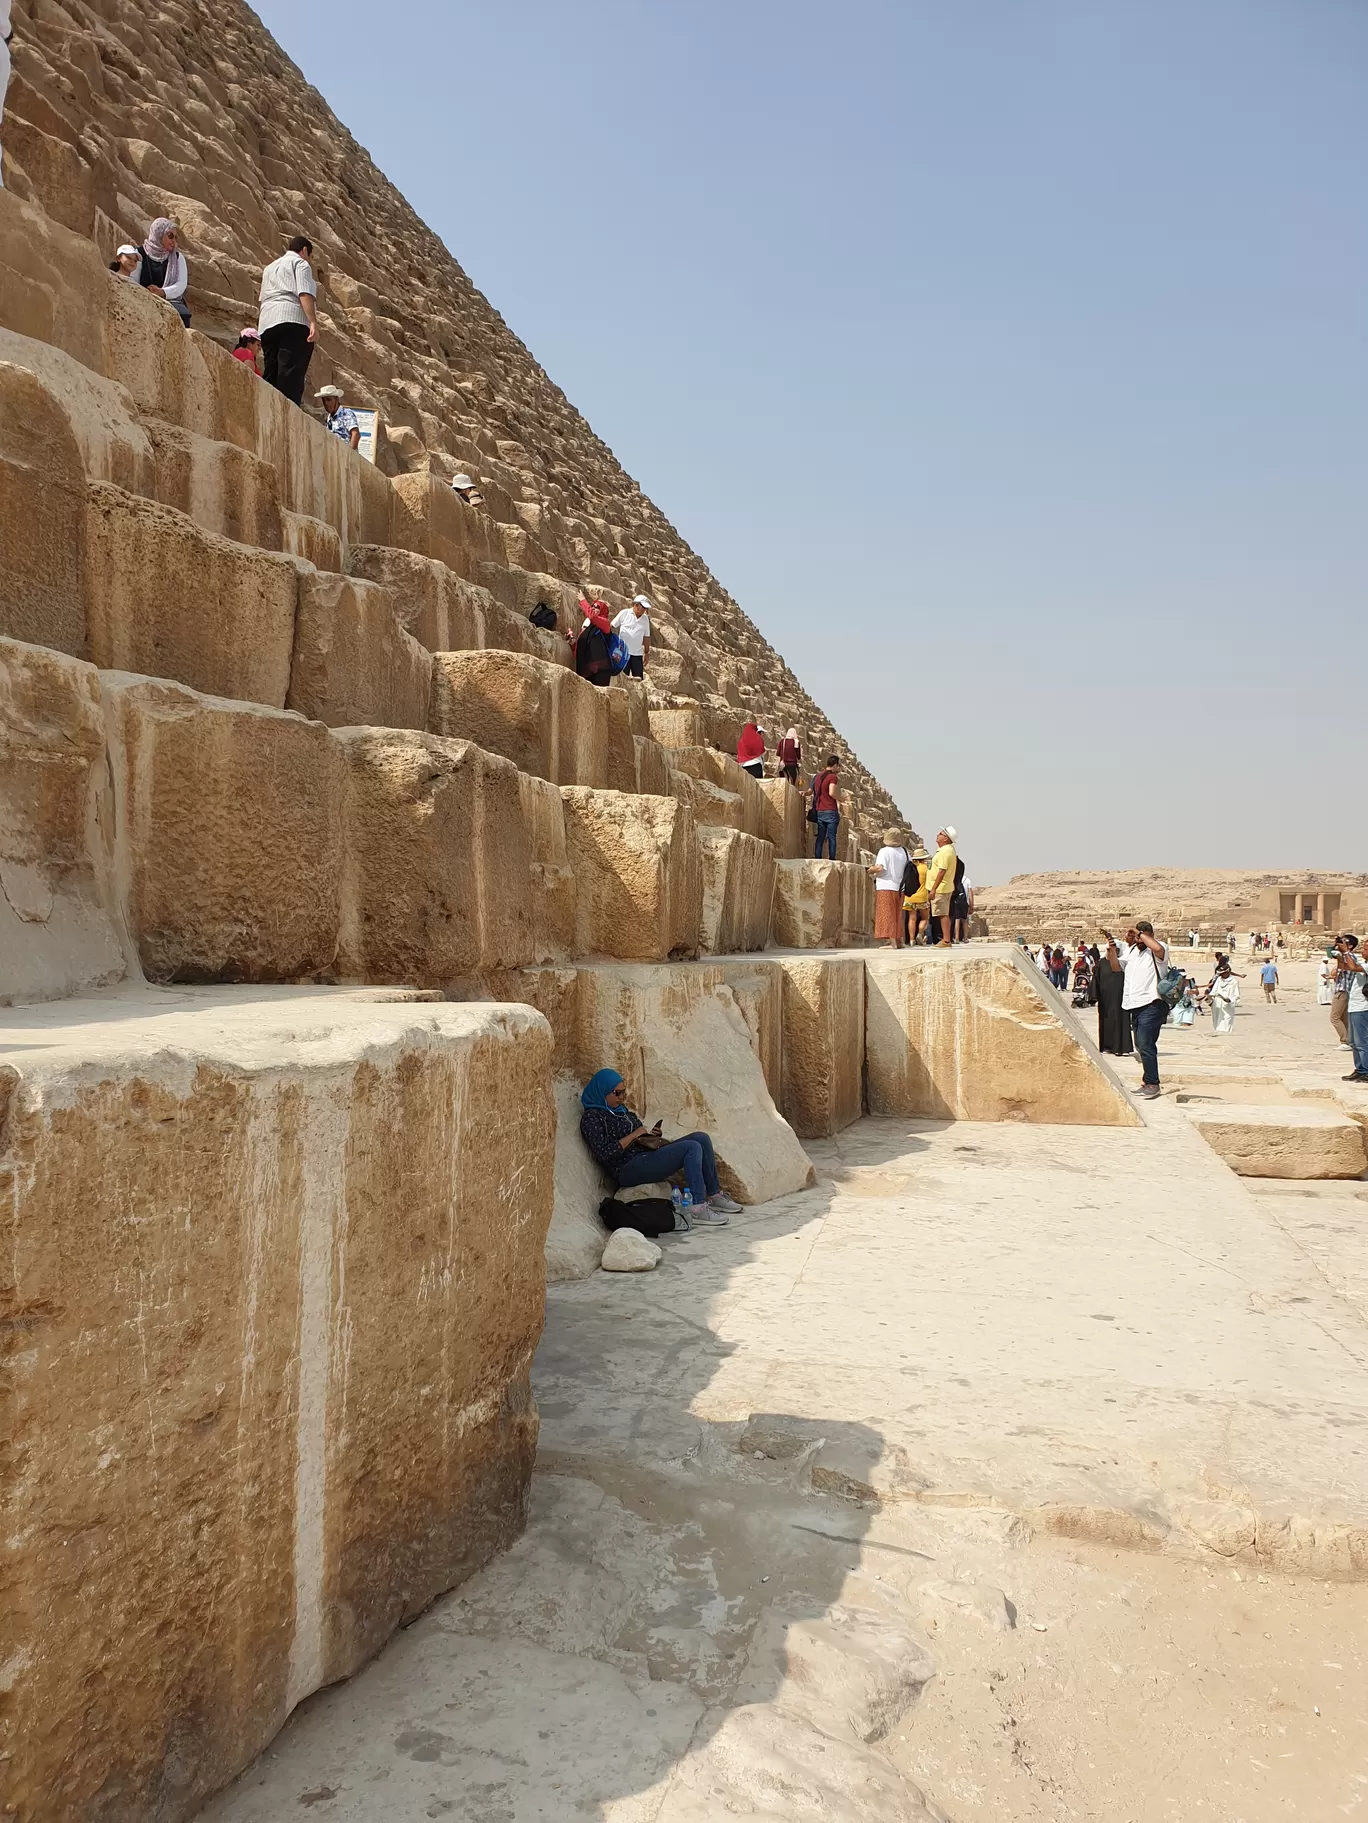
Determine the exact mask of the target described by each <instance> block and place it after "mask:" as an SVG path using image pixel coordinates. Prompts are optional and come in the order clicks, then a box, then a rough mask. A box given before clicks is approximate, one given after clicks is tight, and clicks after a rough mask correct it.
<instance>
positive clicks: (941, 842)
mask: <svg viewBox="0 0 1368 1823" xmlns="http://www.w3.org/2000/svg"><path fill="white" fill-rule="evenodd" d="M958 860H959V855H958V853H957V852H956V849H955V831H954V829H953V827H952V826H951V825H950V824H949V823H947V824H946V825H945V827H944V828H943V829H941V830H938V831H937V834H936V853H935V855H934V857H933V859H932V862H931V868H930V871H929V873H928V875H927V879H926V890H927V893H928V895H929V897H930V900H931V916H932V917H933V918H935V919H936V920H937V921H938V923H939V925H940V936H939V938H938V940H937V943H936V948H937V949H949V948H950V945H951V943H952V942H953V941H954V938H953V936H952V934H951V929H950V899H951V895H952V894H953V893H954V890H955V864H956V862H957V861H958Z"/></svg>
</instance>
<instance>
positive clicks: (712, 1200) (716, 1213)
mask: <svg viewBox="0 0 1368 1823" xmlns="http://www.w3.org/2000/svg"><path fill="white" fill-rule="evenodd" d="M703 1207H704V1209H706V1210H707V1212H708V1214H709V1215H710V1216H711V1217H712V1219H713V1221H715V1222H719V1223H720V1222H725V1221H726V1220H727V1218H728V1216H732V1215H740V1213H741V1205H740V1203H738V1202H737V1201H736V1199H735V1198H734V1197H730V1196H728V1195H727V1193H726V1191H725V1190H719V1191H718V1193H717V1195H716V1196H710V1197H709V1198H708V1200H707V1202H706V1203H704V1205H703Z"/></svg>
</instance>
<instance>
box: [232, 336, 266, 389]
mask: <svg viewBox="0 0 1368 1823" xmlns="http://www.w3.org/2000/svg"><path fill="white" fill-rule="evenodd" d="M260 347H261V337H260V336H259V335H258V334H257V332H256V330H255V329H244V330H243V332H242V334H241V335H240V336H239V337H238V339H237V347H236V348H235V349H234V350H233V359H234V360H235V361H241V362H242V363H243V365H244V366H245V367H250V368H251V370H252V372H253V373H254V374H256V375H257V376H258V377H259V376H260V374H261V368H260V367H259V366H258V365H257V350H258V349H259V348H260Z"/></svg>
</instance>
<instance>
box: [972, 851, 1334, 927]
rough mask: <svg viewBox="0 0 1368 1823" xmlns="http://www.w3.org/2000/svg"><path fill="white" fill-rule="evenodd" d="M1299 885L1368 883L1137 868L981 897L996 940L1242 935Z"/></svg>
mask: <svg viewBox="0 0 1368 1823" xmlns="http://www.w3.org/2000/svg"><path fill="white" fill-rule="evenodd" d="M1291 882H1295V883H1296V884H1298V885H1303V884H1304V885H1305V886H1306V887H1307V888H1308V889H1311V888H1314V887H1317V886H1326V887H1339V888H1342V889H1348V890H1354V891H1362V890H1364V889H1366V888H1368V875H1366V874H1352V873H1332V872H1325V873H1314V872H1313V873H1308V872H1306V871H1305V870H1304V869H1297V868H1282V869H1273V870H1270V871H1266V872H1256V871H1254V870H1252V869H1251V870H1240V869H1236V868H1172V867H1136V868H1129V869H1126V870H1123V871H1118V872H1110V873H1106V872H1103V873H1045V874H1014V875H1013V877H1012V878H1011V879H1010V880H1008V881H1007V883H1006V884H1005V885H1003V886H993V887H989V888H987V889H986V890H985V891H981V892H980V893H979V894H978V895H977V902H976V903H977V909H978V910H979V911H980V912H981V913H982V914H983V915H984V916H985V917H986V918H987V919H988V924H989V928H990V930H991V931H992V934H993V935H994V936H995V937H1011V936H1015V935H1016V934H1017V933H1018V932H1021V933H1022V934H1023V935H1034V934H1037V933H1044V932H1046V931H1048V932H1051V933H1054V932H1058V933H1060V934H1077V933H1079V932H1092V931H1095V930H1096V929H1097V928H1098V926H1099V925H1103V924H1105V925H1109V926H1113V927H1114V926H1117V925H1121V924H1124V923H1125V922H1126V921H1127V920H1129V919H1131V918H1151V919H1153V921H1154V923H1155V924H1156V925H1157V926H1159V927H1160V928H1161V929H1184V928H1186V926H1187V925H1189V924H1193V925H1197V926H1200V927H1204V928H1205V927H1213V926H1215V925H1217V924H1219V923H1221V922H1223V921H1225V920H1229V921H1230V922H1231V923H1233V924H1234V925H1235V926H1236V928H1237V929H1240V928H1245V927H1246V926H1247V927H1249V928H1253V924H1254V922H1256V921H1257V923H1258V924H1259V926H1260V927H1262V925H1263V924H1264V923H1265V922H1266V921H1267V918H1266V914H1265V913H1262V912H1258V913H1256V912H1255V909H1254V902H1255V900H1256V899H1257V897H1258V895H1259V893H1261V892H1262V891H1264V890H1265V889H1266V888H1267V887H1271V886H1281V885H1286V884H1288V883H1291Z"/></svg>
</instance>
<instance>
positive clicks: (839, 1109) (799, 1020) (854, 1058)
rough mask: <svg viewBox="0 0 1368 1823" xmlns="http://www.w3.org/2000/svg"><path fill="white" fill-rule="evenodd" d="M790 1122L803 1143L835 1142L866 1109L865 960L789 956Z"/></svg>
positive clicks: (783, 965)
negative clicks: (842, 1130) (835, 1138)
mask: <svg viewBox="0 0 1368 1823" xmlns="http://www.w3.org/2000/svg"><path fill="white" fill-rule="evenodd" d="M779 967H780V969H781V971H782V974H783V984H784V987H783V993H784V999H783V1006H784V1032H783V1060H784V1062H783V1087H782V1092H781V1094H780V1096H779V1098H778V1100H779V1106H780V1108H781V1109H782V1110H783V1115H784V1119H785V1120H786V1121H788V1123H789V1125H790V1126H791V1127H792V1128H793V1130H794V1132H795V1133H796V1134H797V1135H798V1137H799V1139H827V1138H830V1136H831V1135H832V1134H833V1133H839V1132H840V1131H841V1129H842V1128H843V1127H848V1126H850V1125H852V1124H853V1123H854V1122H855V1121H857V1120H858V1119H859V1118H860V1115H861V1114H862V1113H863V1111H864V1052H865V968H864V959H863V958H862V957H860V956H814V957H813V958H812V959H811V960H810V961H809V960H805V959H804V960H799V959H798V958H796V957H791V956H785V957H783V958H781V959H780V962H779Z"/></svg>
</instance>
